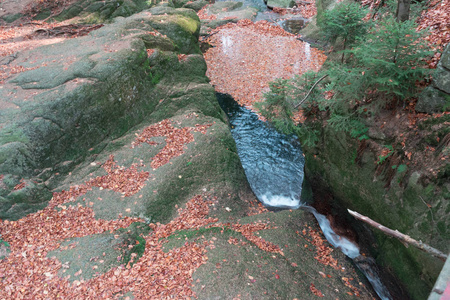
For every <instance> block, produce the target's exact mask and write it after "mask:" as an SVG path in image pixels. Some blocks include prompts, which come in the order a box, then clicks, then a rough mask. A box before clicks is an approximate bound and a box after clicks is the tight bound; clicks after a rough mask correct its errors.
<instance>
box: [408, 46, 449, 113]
mask: <svg viewBox="0 0 450 300" xmlns="http://www.w3.org/2000/svg"><path fill="white" fill-rule="evenodd" d="M416 110H417V111H419V112H425V113H429V114H431V113H437V112H443V111H450V45H448V46H447V47H446V48H445V50H444V52H443V53H442V56H441V60H440V61H439V64H438V66H437V69H436V70H435V71H434V74H433V84H432V85H431V86H429V87H427V88H426V89H425V90H424V91H423V92H422V93H421V94H420V95H419V100H418V101H417V104H416Z"/></svg>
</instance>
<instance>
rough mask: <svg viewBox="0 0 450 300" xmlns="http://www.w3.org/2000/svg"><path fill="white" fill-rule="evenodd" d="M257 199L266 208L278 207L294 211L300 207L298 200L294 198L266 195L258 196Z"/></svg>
mask: <svg viewBox="0 0 450 300" xmlns="http://www.w3.org/2000/svg"><path fill="white" fill-rule="evenodd" d="M258 199H259V200H260V201H261V202H262V203H263V204H264V205H266V206H271V207H279V208H292V209H296V208H299V207H300V199H298V198H297V199H296V198H294V197H286V196H281V195H272V194H270V193H266V194H264V195H260V196H259V197H258Z"/></svg>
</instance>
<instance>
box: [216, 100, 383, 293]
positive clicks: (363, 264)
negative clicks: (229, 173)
mask: <svg viewBox="0 0 450 300" xmlns="http://www.w3.org/2000/svg"><path fill="white" fill-rule="evenodd" d="M217 99H218V101H219V104H220V106H221V107H222V109H223V110H224V112H225V113H226V114H227V116H228V119H229V122H230V127H231V134H232V136H233V138H234V140H235V142H236V146H237V151H238V154H239V157H240V159H241V162H242V166H243V167H244V170H245V174H246V176H247V180H248V182H249V184H250V187H251V188H252V190H253V192H254V193H255V195H256V197H257V198H258V199H259V200H260V201H261V202H262V203H263V204H264V205H265V206H267V207H269V208H278V209H280V208H281V209H283V208H294V209H295V208H300V207H302V208H303V209H305V210H307V211H309V212H311V213H313V214H314V216H315V217H316V219H317V221H318V223H319V226H320V228H321V229H322V231H323V233H324V235H325V237H326V238H327V240H328V241H329V242H330V244H332V245H333V246H334V247H336V248H339V249H341V250H342V252H343V253H344V254H345V255H347V256H348V257H350V258H351V259H353V260H354V262H355V263H356V265H357V266H358V268H359V269H360V270H361V271H362V272H363V273H364V274H365V275H366V277H367V278H368V280H369V282H370V283H371V284H372V286H373V288H374V290H375V291H376V293H377V294H378V296H380V298H381V299H383V300H385V299H392V297H391V296H390V295H389V292H388V291H387V290H386V288H385V287H384V285H383V284H382V282H381V280H380V277H379V276H378V271H377V267H376V265H375V263H374V260H373V259H371V258H366V257H364V256H362V255H360V251H359V247H358V246H357V245H356V244H355V243H353V242H351V241H349V240H348V239H346V238H345V237H342V236H339V235H337V234H336V233H335V232H334V231H333V229H332V228H331V226H330V222H329V220H328V219H327V218H326V217H325V216H324V215H322V214H320V213H318V212H317V211H316V210H315V209H314V208H313V207H310V206H307V205H305V204H303V203H301V200H300V199H301V197H300V196H301V192H302V183H303V176H304V173H303V167H304V164H305V159H304V157H303V153H302V151H301V148H300V143H299V142H298V140H297V139H296V138H294V137H293V136H286V135H283V134H281V133H279V132H277V131H276V130H274V129H273V128H271V127H269V126H268V124H267V123H266V122H263V121H262V120H260V119H259V118H258V116H257V115H256V114H255V113H254V112H252V111H251V110H249V109H246V108H244V107H241V106H239V105H238V104H237V103H236V102H235V101H234V100H233V98H231V97H230V96H228V95H225V94H217Z"/></svg>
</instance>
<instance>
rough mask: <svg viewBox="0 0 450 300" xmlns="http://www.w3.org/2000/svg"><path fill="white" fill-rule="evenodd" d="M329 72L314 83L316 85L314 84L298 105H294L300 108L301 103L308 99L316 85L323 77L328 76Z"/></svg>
mask: <svg viewBox="0 0 450 300" xmlns="http://www.w3.org/2000/svg"><path fill="white" fill-rule="evenodd" d="M327 76H328V74H326V75H323V76H322V77H321V78H320V79H319V80H317V81H316V83H314V85H313V86H312V88H311V89H310V90H309V92H308V94H307V95H306V96H305V98H303V100H302V101H300V102H299V103H298V104H297V105H295V106H294V108H298V107H299V106H300V105H302V104H303V102H305V101H306V99H308V97H309V95H310V94H311V92H312V91H313V89H314V88H315V87H316V85H317V84H318V83H319V82H321V81H322V79H324V78H325V77H327Z"/></svg>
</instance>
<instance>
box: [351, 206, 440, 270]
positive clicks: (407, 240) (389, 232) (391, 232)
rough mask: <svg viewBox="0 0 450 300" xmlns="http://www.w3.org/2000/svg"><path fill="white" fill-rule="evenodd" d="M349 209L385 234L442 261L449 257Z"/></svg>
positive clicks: (358, 217) (353, 214)
mask: <svg viewBox="0 0 450 300" xmlns="http://www.w3.org/2000/svg"><path fill="white" fill-rule="evenodd" d="M347 210H348V212H349V213H350V214H351V215H352V216H354V217H355V218H357V219H358V220H361V221H363V222H366V223H367V224H369V225H371V226H373V227H375V228H377V229H379V230H381V231H383V232H384V233H385V234H387V235H389V236H392V237H395V238H397V239H399V240H400V241H402V242H405V243H408V244H411V245H413V246H414V247H416V248H418V249H420V250H422V251H424V252H427V253H429V254H431V255H433V256H435V257H437V258H439V259H440V260H442V261H445V260H446V259H447V255H445V254H444V253H442V252H441V251H439V250H437V249H435V248H433V247H431V246H429V245H427V244H425V243H423V242H422V241H416V240H415V239H413V238H411V237H410V236H409V235H406V234H403V233H401V232H399V231H398V230H392V229H390V228H387V227H386V226H383V225H381V224H380V223H377V222H375V221H374V220H372V219H370V218H369V217H366V216H363V215H361V214H360V213H357V212H356V211H352V210H350V209H347Z"/></svg>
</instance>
